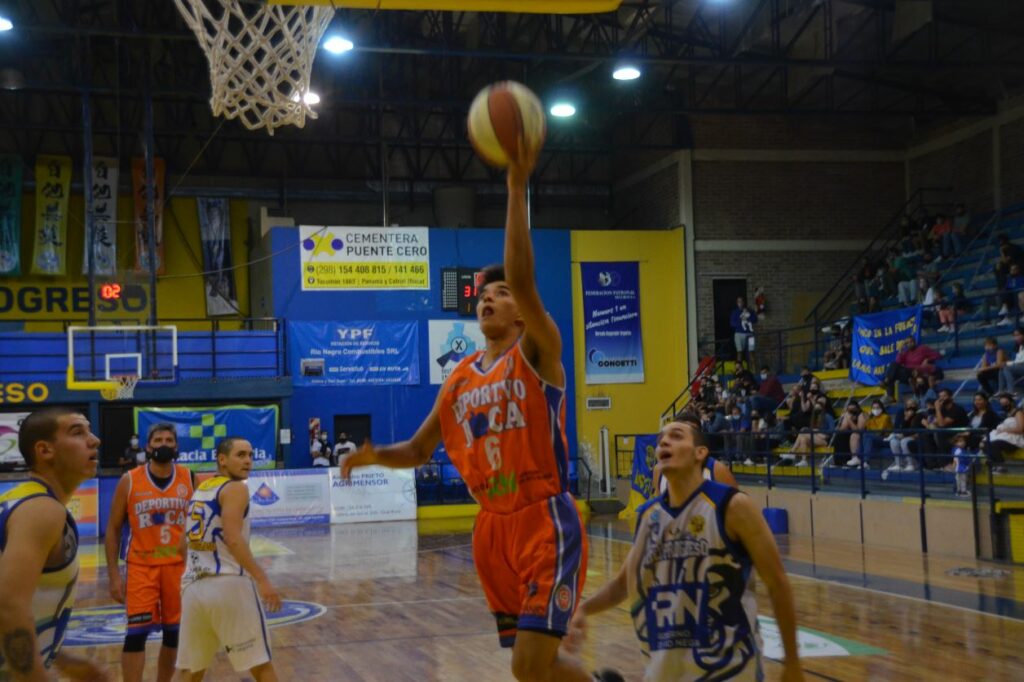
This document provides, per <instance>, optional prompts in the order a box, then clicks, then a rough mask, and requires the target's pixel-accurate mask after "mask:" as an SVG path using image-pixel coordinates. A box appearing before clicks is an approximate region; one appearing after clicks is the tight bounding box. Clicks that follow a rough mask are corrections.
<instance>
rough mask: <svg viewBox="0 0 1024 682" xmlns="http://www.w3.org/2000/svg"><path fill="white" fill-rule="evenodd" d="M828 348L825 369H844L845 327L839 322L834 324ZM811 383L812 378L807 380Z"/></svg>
mask: <svg viewBox="0 0 1024 682" xmlns="http://www.w3.org/2000/svg"><path fill="white" fill-rule="evenodd" d="M829 334H830V338H829V341H828V350H826V351H825V358H824V364H823V365H822V367H823V368H824V369H842V368H843V365H842V362H843V329H842V327H840V326H839V325H838V324H834V325H832V329H831V331H830V332H829ZM807 383H808V384H810V379H808V380H807Z"/></svg>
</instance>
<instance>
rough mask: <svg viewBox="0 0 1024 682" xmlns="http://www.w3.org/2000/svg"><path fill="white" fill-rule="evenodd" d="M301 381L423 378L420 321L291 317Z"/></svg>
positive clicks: (410, 382)
mask: <svg viewBox="0 0 1024 682" xmlns="http://www.w3.org/2000/svg"><path fill="white" fill-rule="evenodd" d="M288 343H289V346H290V348H289V349H288V354H289V356H290V357H291V365H292V367H291V370H292V382H293V383H294V384H295V385H296V386H366V385H377V386H384V385H406V386H414V385H416V384H419V383H420V363H419V352H418V351H419V328H418V325H417V323H416V322H289V323H288Z"/></svg>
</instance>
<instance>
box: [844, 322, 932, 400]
mask: <svg viewBox="0 0 1024 682" xmlns="http://www.w3.org/2000/svg"><path fill="white" fill-rule="evenodd" d="M920 336H921V306H914V307H913V308H901V309H899V310H891V311H887V312H884V313H874V314H872V315H858V316H857V317H855V318H853V357H852V359H851V361H850V381H856V382H857V383H860V384H864V385H865V386H877V385H879V384H880V383H882V379H884V378H885V370H886V369H887V368H888V367H889V365H891V364H892V363H893V361H894V360H895V359H896V354H897V353H898V352H899V348H900V346H901V345H903V342H904V341H906V340H907V339H914V341H918V340H919V338H920Z"/></svg>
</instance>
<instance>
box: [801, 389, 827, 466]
mask: <svg viewBox="0 0 1024 682" xmlns="http://www.w3.org/2000/svg"><path fill="white" fill-rule="evenodd" d="M835 428H836V420H835V417H833V416H832V411H831V410H830V409H829V408H828V402H827V400H826V399H825V397H824V396H820V397H819V398H818V399H817V400H816V401H815V403H814V411H813V412H812V413H811V419H810V422H809V423H808V425H807V427H805V428H803V429H801V430H800V433H799V434H798V435H797V437H796V442H794V443H793V448H792V450H791V452H792V453H793V454H794V455H800V460H799V461H797V463H796V465H797V466H798V467H803V466H808V463H807V455H809V454H810V453H811V445H812V443H813V447H814V450H816V451H820V450H821V449H822V448H824V447H826V446H827V445H828V442H829V439H830V438H831V437H832V432H833V431H835Z"/></svg>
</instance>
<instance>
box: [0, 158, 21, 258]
mask: <svg viewBox="0 0 1024 682" xmlns="http://www.w3.org/2000/svg"><path fill="white" fill-rule="evenodd" d="M21 176H22V165H21V157H20V156H18V155H16V154H0V275H20V274H21Z"/></svg>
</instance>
